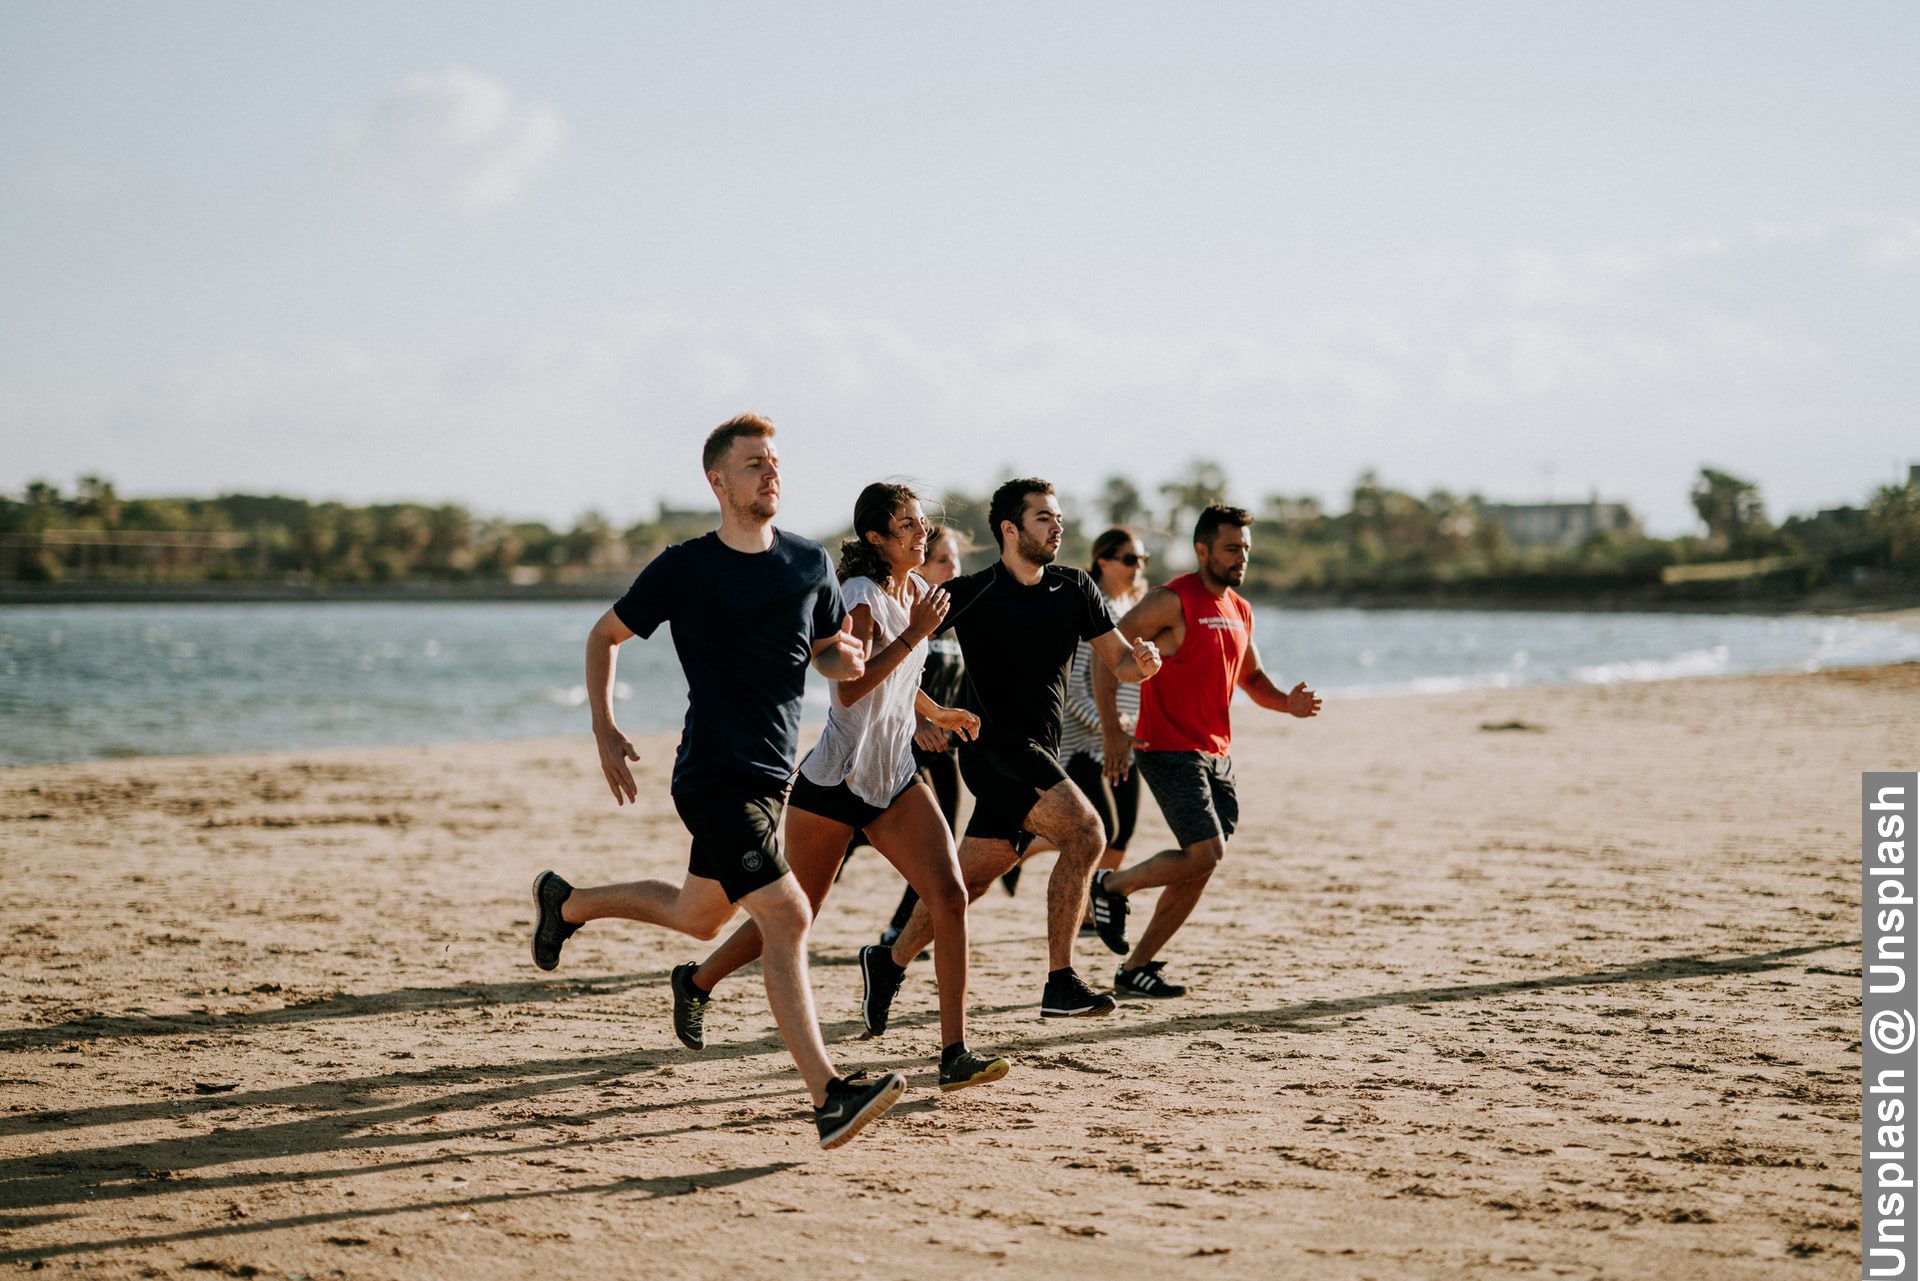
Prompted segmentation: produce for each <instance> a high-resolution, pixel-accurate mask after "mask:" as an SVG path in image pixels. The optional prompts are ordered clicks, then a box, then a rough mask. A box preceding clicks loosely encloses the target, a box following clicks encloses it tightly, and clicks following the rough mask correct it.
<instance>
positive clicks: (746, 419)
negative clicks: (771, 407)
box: [700, 414, 774, 471]
mask: <svg viewBox="0 0 1920 1281" xmlns="http://www.w3.org/2000/svg"><path fill="white" fill-rule="evenodd" d="M773 430H774V429H773V423H772V422H770V421H769V420H767V419H765V418H762V417H761V416H760V415H759V414H741V415H740V416H739V417H738V418H729V419H728V420H727V421H726V422H723V423H721V424H720V425H719V426H718V427H715V428H714V429H713V430H712V431H711V432H709V433H707V443H706V447H705V448H703V449H702V450H701V451H700V468H701V470H702V471H712V470H713V469H714V468H716V467H718V466H719V465H720V460H721V459H722V458H725V457H726V456H727V451H728V450H729V449H732V448H733V442H734V441H736V440H739V439H740V438H741V437H742V436H754V437H759V438H761V439H765V438H766V437H768V436H771V435H773Z"/></svg>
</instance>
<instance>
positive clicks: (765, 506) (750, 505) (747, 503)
mask: <svg viewBox="0 0 1920 1281" xmlns="http://www.w3.org/2000/svg"><path fill="white" fill-rule="evenodd" d="M732 506H733V514H734V515H735V516H736V517H737V518H739V519H740V520H742V521H745V522H747V523H749V524H751V523H753V522H755V521H768V520H772V519H773V518H774V516H775V515H776V514H777V513H778V512H779V510H780V496H779V495H778V494H748V495H747V496H746V497H745V498H744V499H742V500H739V501H736V502H734V503H733V504H732Z"/></svg>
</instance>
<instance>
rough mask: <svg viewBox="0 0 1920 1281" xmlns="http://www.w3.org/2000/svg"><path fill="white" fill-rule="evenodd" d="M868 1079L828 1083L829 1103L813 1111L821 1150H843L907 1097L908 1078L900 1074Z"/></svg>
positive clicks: (859, 1076) (863, 1075)
mask: <svg viewBox="0 0 1920 1281" xmlns="http://www.w3.org/2000/svg"><path fill="white" fill-rule="evenodd" d="M866 1075H867V1074H866V1073H865V1072H855V1073H854V1074H853V1075H852V1076H849V1077H847V1078H845V1079H844V1080H843V1079H842V1078H840V1077H837V1076H836V1077H834V1078H833V1080H831V1081H828V1082H827V1101H826V1102H825V1103H823V1104H821V1105H820V1106H819V1107H817V1108H815V1109H814V1110H813V1123H814V1124H815V1125H817V1126H819V1127H820V1146H821V1147H823V1148H837V1147H839V1146H840V1145H841V1144H842V1143H845V1142H846V1141H847V1140H848V1139H851V1138H852V1137H853V1136H854V1135H856V1134H858V1133H860V1131H861V1130H863V1129H865V1128H866V1125H867V1123H868V1122H869V1121H872V1120H875V1119H877V1118H878V1117H881V1116H883V1115H885V1113H886V1111H887V1109H888V1108H890V1107H892V1106H893V1105H894V1104H896V1103H898V1102H899V1101H900V1096H901V1095H902V1094H904V1093H906V1089H907V1078H906V1077H904V1076H901V1075H900V1074H899V1073H898V1072H889V1073H887V1074H886V1075H885V1076H883V1077H881V1078H880V1079H879V1080H878V1081H871V1082H869V1081H867V1080H866V1079H865V1078H866Z"/></svg>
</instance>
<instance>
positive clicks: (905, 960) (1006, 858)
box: [893, 836, 1020, 969]
mask: <svg viewBox="0 0 1920 1281" xmlns="http://www.w3.org/2000/svg"><path fill="white" fill-rule="evenodd" d="M1019 861H1020V856H1019V855H1018V854H1015V853H1014V852H1013V846H1012V845H1010V844H1008V843H1007V842H1006V841H995V840H988V839H986V838H984V837H979V836H967V837H962V838H961V841H960V879H961V880H962V881H964V882H965V883H966V886H967V901H968V902H969V903H971V902H972V901H973V900H974V899H977V898H979V897H980V896H981V895H982V894H985V893H986V892H987V886H989V885H991V884H993V883H994V881H995V880H997V879H998V878H999V876H1000V874H1001V873H1002V872H1005V871H1006V870H1007V869H1008V868H1010V867H1012V866H1013V865H1014V864H1015V863H1018V862H1019ZM932 941H933V913H932V912H931V911H930V910H929V909H928V907H927V905H926V904H925V903H917V904H915V905H914V908H913V915H912V916H910V917H908V918H907V923H906V925H905V927H904V928H902V929H901V931H900V937H899V939H898V940H897V941H896V942H895V943H894V945H893V963H894V964H895V965H898V966H899V967H900V968H901V969H905V968H906V967H907V966H908V965H909V964H910V963H911V962H912V961H913V958H914V957H916V956H918V955H920V953H921V951H922V950H924V949H925V947H926V946H927V944H929V943H931V942H932ZM936 963H937V962H936Z"/></svg>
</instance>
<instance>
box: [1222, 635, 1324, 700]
mask: <svg viewBox="0 0 1920 1281" xmlns="http://www.w3.org/2000/svg"><path fill="white" fill-rule="evenodd" d="M1240 688H1241V689H1244V690H1245V691H1247V697H1248V698H1251V699H1252V700H1253V701H1254V703H1255V704H1256V705H1257V706H1260V707H1264V708H1266V709H1267V710H1268V711H1271V712H1286V713H1287V714H1288V715H1291V716H1299V717H1303V718H1304V717H1308V716H1317V715H1319V714H1320V696H1319V695H1318V694H1315V693H1314V692H1313V691H1312V690H1310V689H1308V688H1307V683H1306V682H1305V681H1301V682H1300V683H1299V684H1298V685H1295V686H1294V687H1293V688H1292V689H1290V690H1282V689H1281V688H1280V687H1279V686H1278V685H1276V684H1274V683H1273V677H1271V676H1269V675H1267V672H1266V669H1265V668H1263V667H1262V666H1260V650H1259V649H1258V648H1257V647H1256V646H1255V645H1254V643H1253V641H1252V640H1251V639H1249V640H1248V641H1247V661H1246V664H1245V666H1243V667H1242V668H1241V669H1240Z"/></svg>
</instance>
